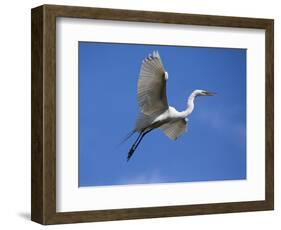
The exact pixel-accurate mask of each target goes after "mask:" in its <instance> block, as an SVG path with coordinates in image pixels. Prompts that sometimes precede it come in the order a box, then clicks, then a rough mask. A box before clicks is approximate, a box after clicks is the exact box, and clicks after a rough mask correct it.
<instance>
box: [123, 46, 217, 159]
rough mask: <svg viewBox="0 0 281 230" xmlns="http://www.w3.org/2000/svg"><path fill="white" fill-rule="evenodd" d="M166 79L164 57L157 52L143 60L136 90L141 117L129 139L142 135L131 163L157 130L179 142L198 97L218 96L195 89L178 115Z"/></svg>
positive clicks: (134, 145) (130, 153) (135, 147)
mask: <svg viewBox="0 0 281 230" xmlns="http://www.w3.org/2000/svg"><path fill="white" fill-rule="evenodd" d="M167 80H168V72H167V71H165V68H164V66H163V63H162V61H161V57H160V55H159V53H158V51H153V53H152V55H149V56H148V57H147V58H145V59H144V60H143V62H142V65H141V69H140V75H139V80H138V90H137V99H138V104H139V107H140V114H139V116H138V119H137V121H136V125H135V128H134V130H133V131H132V132H131V133H130V134H129V136H128V138H129V137H130V136H131V135H133V134H134V133H135V132H137V133H139V135H138V137H137V139H136V140H135V142H134V143H133V145H132V147H131V148H130V150H129V152H128V157H127V161H129V160H130V158H131V157H132V155H133V154H134V152H135V151H136V149H137V147H138V146H139V144H140V143H141V141H142V139H143V138H144V136H145V135H146V134H148V133H149V132H151V131H152V130H154V129H156V128H159V129H161V130H162V131H163V132H164V133H165V134H166V135H167V136H168V137H169V138H170V139H172V140H176V139H177V138H178V137H179V136H181V135H182V134H183V133H185V132H186V131H187V125H188V116H189V115H190V114H191V113H192V111H193V109H194V101H195V98H196V97H197V96H213V95H214V94H215V93H211V92H208V91H206V90H200V89H197V90H194V91H193V92H192V93H191V94H190V96H189V97H188V99H187V108H186V109H185V110H184V111H181V112H179V111H177V110H176V109H175V108H174V107H172V106H169V105H168V99H167V95H166V82H167Z"/></svg>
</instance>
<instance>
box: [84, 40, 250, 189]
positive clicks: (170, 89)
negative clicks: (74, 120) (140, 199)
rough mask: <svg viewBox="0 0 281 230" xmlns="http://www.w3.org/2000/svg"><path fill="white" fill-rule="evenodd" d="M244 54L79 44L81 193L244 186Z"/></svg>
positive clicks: (231, 50) (235, 50)
mask: <svg viewBox="0 0 281 230" xmlns="http://www.w3.org/2000/svg"><path fill="white" fill-rule="evenodd" d="M246 58H247V50H246V49H240V48H220V47H188V46H166V45H144V44H122V43H101V42H88V41H80V42H79V187H88V186H113V185H132V184H134V185H137V184H159V183H191V182H203V181H221V180H245V179H247V174H246V171H247V169H246V159H247V152H246Z"/></svg>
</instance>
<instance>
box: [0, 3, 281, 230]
mask: <svg viewBox="0 0 281 230" xmlns="http://www.w3.org/2000/svg"><path fill="white" fill-rule="evenodd" d="M278 3H279V1H274V0H263V1H259V0H256V1H245V0H232V1H224V0H212V1H211V0H205V1H202V0H185V1H182V0H166V1H164V0H140V1H129V0H107V1H102V0H92V1H90V0H77V1H66V0H53V1H51V0H43V1H41V0H33V1H16V0H10V1H2V2H1V7H0V17H1V20H0V28H1V30H0V31H1V35H0V39H1V42H0V63H1V65H0V108H1V112H0V135H1V136H0V137H1V138H0V149H1V150H0V157H1V159H0V170H1V171H0V183H1V189H0V216H1V220H0V226H1V227H0V228H1V229H43V228H44V227H43V226H41V225H38V224H36V223H33V222H31V221H30V220H29V218H30V9H31V8H32V7H35V6H38V5H41V4H65V5H80V6H96V7H109V8H126V9H137V10H154V11H173V12H183V13H199V14H217V15H232V16H246V17H264V18H274V19H275V118H276V119H275V194H276V195H275V211H267V212H250V213H235V214H220V215H206V216H193V217H176V218H161V219H147V220H130V221H113V222H101V223H85V224H72V225H67V226H66V225H57V226H49V227H48V228H50V229H62V228H65V227H67V228H68V229H93V228H95V229H113V228H114V229H117V228H122V229H123V230H126V229H134V230H137V229H143V228H144V229H145V228H156V229H158V228H159V229H160V228H161V229H171V228H172V229H182V228H187V229H214V228H216V229H228V230H231V229H235V230H236V229H254V228H259V227H260V228H261V229H264V228H266V229H278V227H277V226H278V223H280V218H281V211H280V208H281V200H280V196H279V194H280V192H281V183H280V182H279V180H280V173H281V163H280V162H281V161H280V160H281V159H280V153H281V144H280V141H279V142H278V140H279V139H280V137H281V135H280V134H281V133H280V131H281V123H280V117H281V101H280V98H281V92H280V84H281V81H280V78H279V76H280V71H281V69H280V65H279V63H280V43H278V41H280V33H281V25H280V22H281V15H280V6H278ZM279 228H280V227H279Z"/></svg>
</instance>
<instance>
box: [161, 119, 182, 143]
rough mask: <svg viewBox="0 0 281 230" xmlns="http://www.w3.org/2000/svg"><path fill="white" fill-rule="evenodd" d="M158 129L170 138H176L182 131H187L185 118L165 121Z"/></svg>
mask: <svg viewBox="0 0 281 230" xmlns="http://www.w3.org/2000/svg"><path fill="white" fill-rule="evenodd" d="M160 129H161V130H162V131H163V132H164V133H165V134H166V135H167V136H168V137H169V138H171V139H172V140H174V141H175V140H176V139H177V138H178V137H179V136H181V135H182V134H183V133H185V132H187V122H186V120H185V119H181V120H178V121H176V122H170V123H166V124H164V125H162V126H160Z"/></svg>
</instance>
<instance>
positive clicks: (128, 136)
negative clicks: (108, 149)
mask: <svg viewBox="0 0 281 230" xmlns="http://www.w3.org/2000/svg"><path fill="white" fill-rule="evenodd" d="M135 132H136V130H135V129H133V130H132V131H131V132H129V133H128V134H127V135H126V136H125V137H124V139H123V140H121V142H120V144H119V145H121V144H123V143H124V142H126V141H127V140H128V139H129V138H130V137H131V136H133V134H134V133H135Z"/></svg>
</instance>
